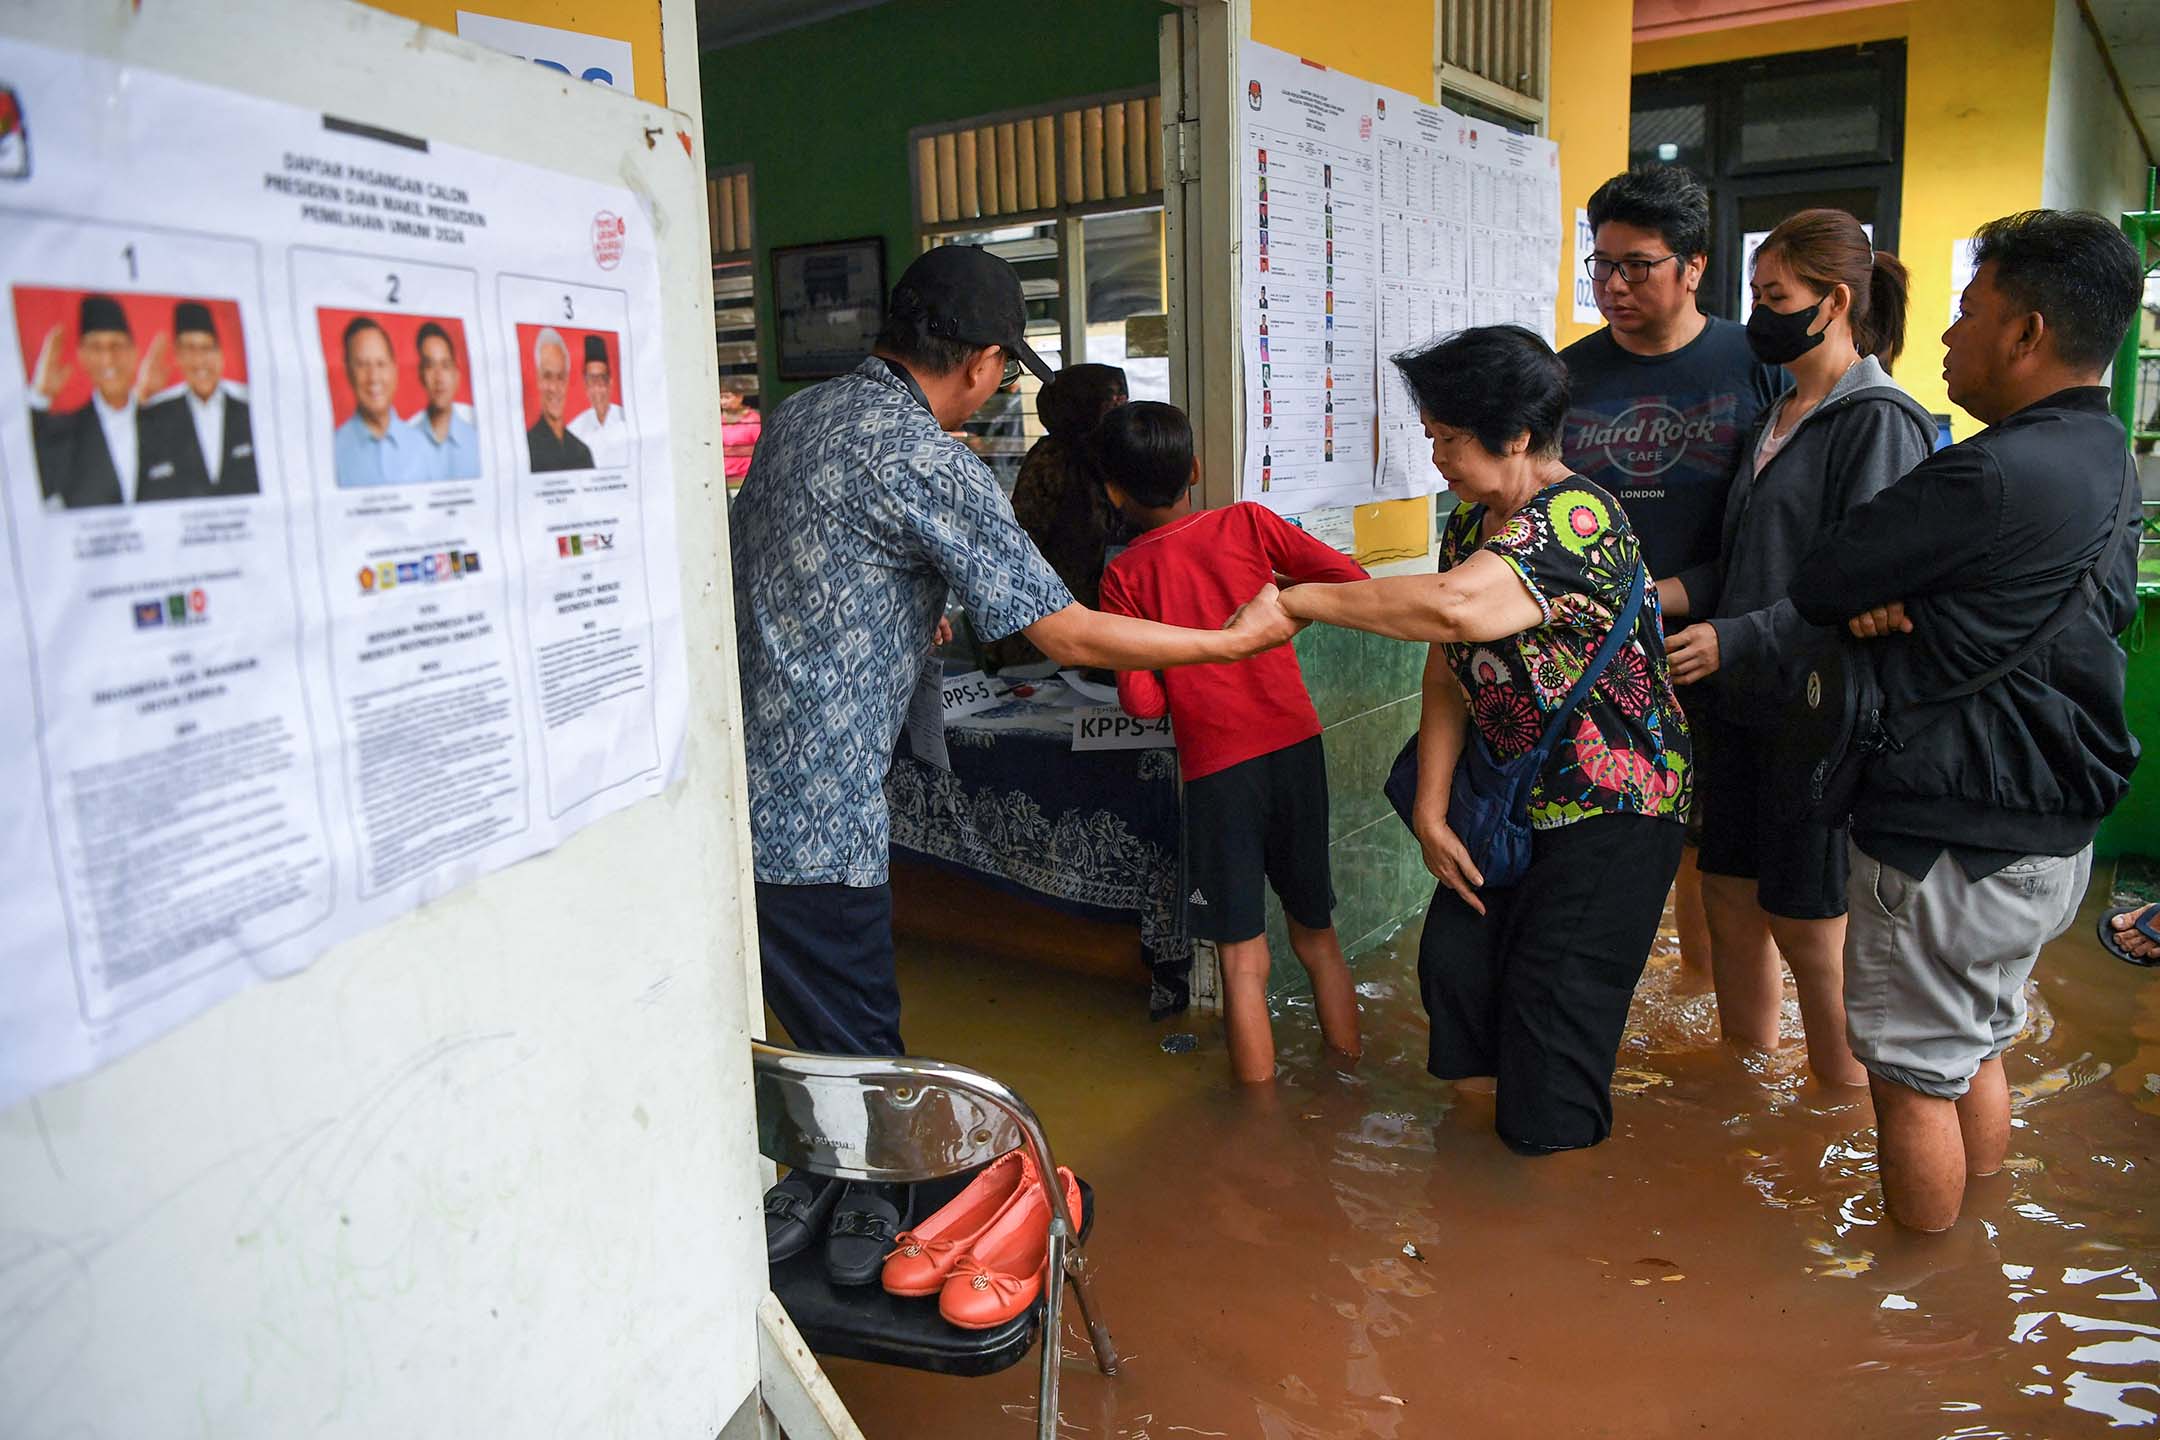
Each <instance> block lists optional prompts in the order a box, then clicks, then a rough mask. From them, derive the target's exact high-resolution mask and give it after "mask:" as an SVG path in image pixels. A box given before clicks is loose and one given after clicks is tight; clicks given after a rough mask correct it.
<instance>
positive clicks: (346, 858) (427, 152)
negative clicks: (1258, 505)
mask: <svg viewBox="0 0 2160 1440" xmlns="http://www.w3.org/2000/svg"><path fill="white" fill-rule="evenodd" d="M0 77H4V80H5V83H6V84H7V85H8V87H9V89H10V90H11V92H12V94H13V97H14V100H15V104H16V105H17V107H18V108H19V110H20V113H21V115H22V116H23V120H24V124H23V131H24V133H26V134H27V135H28V136H29V144H30V147H31V148H30V157H29V164H28V166H27V167H26V173H25V174H23V175H21V176H19V177H18V178H16V179H14V180H11V181H7V182H5V188H0V276H5V279H6V283H7V290H6V293H5V294H4V295H0V396H5V397H10V398H8V399H6V400H4V401H0V514H4V515H5V517H6V525H7V541H8V547H7V551H6V553H5V556H4V557H0V677H5V678H4V679H0V686H4V687H5V688H6V689H8V690H9V692H10V693H12V694H13V695H15V696H18V697H21V702H22V703H17V704H11V705H9V706H7V707H6V708H5V710H4V712H0V767H4V769H0V787H4V788H5V790H6V792H7V793H8V794H10V795H12V796H15V797H17V798H18V800H19V801H20V802H21V803H20V806H19V808H17V809H15V811H14V813H15V814H16V816H17V817H18V821H17V823H12V824H10V825H8V826H7V827H5V829H4V830H0V895H4V898H5V901H6V905H5V909H6V912H7V914H8V915H9V917H10V924H9V925H8V926H7V927H6V932H5V933H4V934H0V984H4V986H5V989H6V992H7V994H8V1004H7V1005H6V1007H5V1008H4V1009H0V1106H5V1105H7V1104H9V1103H11V1102H13V1101H15V1100H17V1099H20V1098H21V1097H23V1096H25V1095H28V1094H31V1093H34V1092H35V1091H37V1090H39V1089H42V1088H44V1087H46V1086H49V1085H51V1084H53V1083H55V1082H57V1081H60V1080H65V1079H68V1078H71V1077H74V1076H78V1075H81V1074H84V1073H85V1072H87V1071H88V1070H90V1069H92V1068H93V1067H95V1066H97V1065H99V1064H102V1063H104V1062H106V1061H108V1060H110V1059H111V1058H113V1057H115V1056H117V1055H120V1054H123V1053H125V1052H127V1051H128V1050H130V1049H132V1048H134V1047H136V1046H138V1045H141V1044H142V1043H144V1042H145V1041H147V1040H149V1039H151V1038H153V1037H155V1036H157V1035H159V1034H161V1033H163V1032H165V1031H167V1030H169V1029H171V1028H172V1027H173V1026H175V1025H177V1024H179V1023H181V1022H182V1021H184V1020H186V1019H188V1018H189V1017H190V1016H193V1015H195V1014H198V1013H199V1012H201V1011H202V1010H204V1009H205V1008H207V1007H209V1006H210V1005H212V1004H214V1003H216V1002H217V1001H219V1000H221V999H223V998H225V997H227V996H229V995H232V994H233V993H235V992H237V991H239V990H241V989H243V988H245V987H247V986H248V985H250V984H253V983H254V982H256V981H257V980H260V979H264V978H268V977H274V976H280V975H288V974H291V973H293V972H295V971H297V970H299V969H301V968H303V967H305V966H306V965H307V964H309V963H310V962H311V961H312V960H313V959H314V958H315V957H316V956H317V955H319V954H320V953H321V952H322V951H323V950H324V949H326V948H327V947H329V946H330V945H332V944H335V943H336V942H338V941H340V940H344V939H348V938H350V937H353V936H356V935H359V934H361V933H363V932H364V931H367V930H369V929H371V928H373V927H375V926H378V925H381V924H382V923H383V922H385V921H386V920H388V919H390V918H391V917H393V916H396V915H397V914H399V913H401V912H403V911H406V910H409V909H411V908H413V907H414V906H416V905H419V904H421V903H423V902H424V901H427V900H429V899H432V898H434V897H436V896H439V895H442V894H444V893H445V892H447V891H449V890H451V889H453V888H455V887H457V886H460V885H463V884H466V883H468V882H469V881H471V880H473V879H474V878H475V877H477V876H480V875H483V874H486V873H487V872H489V871H492V870H498V869H501V868H502V867H504V866H506V865H510V864H512V863H514V862H516V861H518V860H522V859H524V858H526V857H528V856H531V855H535V854H538V853H540V852H542V851H544V850H548V849H550V848H552V847H553V846H555V845H557V844H560V843H561V842H562V841H563V840H564V839H565V838H566V837H568V836H569V835H571V834H573V833H574V832H575V831H577V830H578V829H579V828H580V827H582V826H584V825H587V824H589V823H591V822H592V821H594V820H596V819H598V818H600V817H601V816H604V815H607V814H609V813H611V812H612V811H615V810H619V809H621V808H623V807H624V806H626V805H629V804H632V803H633V802H635V801H637V800H639V799H642V798H644V797H647V796H651V795H655V794H658V793H659V792H660V790H661V788H662V787H663V786H664V785H665V784H666V783H667V781H668V779H669V778H670V776H671V775H674V774H678V773H679V772H680V770H681V766H682V755H683V744H684V734H685V729H686V724H687V714H688V703H689V699H688V687H687V683H686V678H685V661H684V649H683V637H682V599H681V594H680V588H679V580H678V571H677V568H676V566H675V564H674V555H675V548H676V540H675V518H674V514H675V502H674V492H673V487H672V485H671V483H670V481H669V475H670V468H669V462H668V445H669V430H670V427H669V418H668V404H667V394H666V386H665V371H666V366H665V363H664V361H663V358H662V354H661V346H660V332H661V320H660V314H661V311H660V287H659V272H658V268H657V263H656V251H655V241H654V236H655V227H654V224H653V217H652V214H651V210H650V206H649V205H648V203H647V202H646V201H645V200H644V199H642V198H641V197H640V196H639V195H638V194H636V193H634V192H633V191H631V190H627V189H624V188H621V187H619V186H613V185H606V184H600V183H595V182H593V181H591V180H587V179H582V178H578V177H574V176H569V175H564V174H559V173H551V172H550V171H547V170H544V169H541V168H538V167H535V166H531V165H526V164H520V163H515V162H511V161H507V160H503V159H500V158H496V157H491V156H485V155H481V154H479V153H476V152H473V151H468V150H462V149H459V148H457V147H456V146H452V145H446V144H442V143H438V142H430V141H427V140H426V139H424V138H421V137H416V136H409V135H405V134H403V133H401V132H395V131H390V130H385V129H382V128H379V127H376V126H373V125H369V124H361V123H356V122H348V121H344V120H341V119H339V118H337V117H335V116H325V115H324V114H322V113H321V112H319V111H316V112H311V111H307V110H303V109H301V108H299V107H296V106H292V105H286V104H279V103H275V102H272V101H269V100H265V99H260V98H256V97H252V96H246V95H242V94H239V93H236V92H234V91H230V90H225V89H220V88H217V87H213V86H209V85H204V84H199V83H195V82H192V81H187V80H181V79H176V78H173V77H171V76H168V75H164V74H161V73H158V72H155V71H148V70H141V69H123V68H122V67H120V66H118V65H116V64H113V63H111V62H108V61H105V60H101V59H96V58H92V57H90V56H87V55H82V54H73V53H67V52H62V51H57V50H49V49H44V48H40V47H38V46H34V45H29V44H24V43H20V42H15V41H9V40H4V39H0ZM94 96H103V97H110V98H109V99H107V100H105V101H101V102H99V103H96V104H88V103H85V101H84V98H83V97H94ZM182 121H184V123H179V122H182Z"/></svg>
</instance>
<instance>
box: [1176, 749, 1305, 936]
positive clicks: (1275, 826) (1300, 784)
mask: <svg viewBox="0 0 2160 1440" xmlns="http://www.w3.org/2000/svg"><path fill="white" fill-rule="evenodd" d="M1263 875H1264V876H1266V878H1267V883H1268V884H1269V885H1271V886H1273V887H1274V889H1275V894H1276V897H1277V898H1278V899H1280V900H1281V901H1282V906H1283V912H1284V913H1285V914H1287V915H1288V916H1289V917H1290V918H1291V919H1293V920H1295V921H1297V923H1298V924H1300V925H1303V926H1304V927H1305V928H1306V929H1308V930H1324V929H1326V928H1327V927H1328V925H1329V924H1330V923H1332V919H1333V915H1334V911H1335V887H1334V886H1333V885H1332V884H1330V883H1329V880H1328V798H1327V760H1326V758H1325V756H1324V754H1323V753H1322V751H1321V748H1320V737H1319V736H1318V735H1315V736H1313V737H1312V738H1311V739H1310V740H1300V741H1299V742H1298V743H1297V744H1295V745H1290V746H1286V747H1284V748H1283V749H1281V750H1270V751H1269V752H1268V753H1267V754H1265V755H1256V756H1254V757H1253V758H1252V759H1250V760H1244V761H1240V762H1239V763H1238V764H1235V765H1232V766H1231V767H1230V768H1229V769H1227V770H1218V771H1216V772H1215V773H1214V774H1212V775H1203V776H1201V777H1200V778H1199V779H1198V780H1190V781H1187V782H1186V784H1185V913H1186V915H1187V916H1188V917H1189V923H1190V924H1191V926H1192V933H1193V936H1194V938H1195V939H1200V940H1222V941H1231V940H1250V939H1252V938H1253V937H1254V936H1255V935H1258V934H1260V933H1261V932H1262V931H1263V930H1265V929H1266V928H1267V921H1266V905H1265V896H1264V895H1263V894H1262V892H1261V889H1260V881H1261V877H1262V876H1263Z"/></svg>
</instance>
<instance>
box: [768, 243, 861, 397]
mask: <svg viewBox="0 0 2160 1440" xmlns="http://www.w3.org/2000/svg"><path fill="white" fill-rule="evenodd" d="M772 267H773V319H774V322H775V324H774V329H775V330H776V331H777V332H778V342H779V343H778V347H777V357H776V358H777V359H778V361H779V366H780V378H781V379H783V380H823V379H827V378H828V377H830V376H834V375H845V374H846V373H847V372H848V371H850V370H853V369H854V368H855V367H856V366H857V365H860V364H861V363H862V362H863V357H865V356H866V355H868V354H869V353H870V346H871V345H872V344H873V343H874V342H875V341H876V340H877V333H878V328H879V327H880V326H881V325H883V324H884V323H885V241H884V238H883V237H882V236H877V235H872V236H869V237H867V238H865V239H861V240H834V241H830V242H828V243H826V244H822V245H784V246H777V247H775V248H774V250H773V252H772Z"/></svg>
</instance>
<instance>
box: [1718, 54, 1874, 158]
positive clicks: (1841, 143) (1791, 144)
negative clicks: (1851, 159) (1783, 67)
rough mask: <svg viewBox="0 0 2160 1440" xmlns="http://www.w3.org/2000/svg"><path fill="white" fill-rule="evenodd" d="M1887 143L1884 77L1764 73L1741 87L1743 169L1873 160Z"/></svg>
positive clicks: (1863, 72) (1859, 72)
mask: <svg viewBox="0 0 2160 1440" xmlns="http://www.w3.org/2000/svg"><path fill="white" fill-rule="evenodd" d="M1881 143H1882V71H1881V70H1879V69H1878V68H1877V67H1875V66H1874V65H1867V66H1864V67H1862V68H1858V69H1852V70H1842V71H1822V70H1812V71H1803V72H1801V73H1799V74H1776V73H1764V74H1759V75H1753V76H1750V77H1749V78H1748V79H1746V80H1745V81H1743V82H1742V83H1741V87H1740V154H1739V156H1738V163H1739V164H1742V165H1766V164H1797V163H1804V162H1809V161H1821V160H1832V159H1838V158H1841V157H1846V156H1858V155H1872V154H1874V153H1875V152H1876V151H1877V150H1878V149H1879V148H1880V146H1881Z"/></svg>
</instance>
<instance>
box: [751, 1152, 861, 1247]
mask: <svg viewBox="0 0 2160 1440" xmlns="http://www.w3.org/2000/svg"><path fill="white" fill-rule="evenodd" d="M845 1188H846V1187H845V1186H843V1185H842V1184H841V1183H840V1182H839V1181H838V1180H834V1179H831V1178H830V1177H828V1176H824V1175H812V1174H810V1173H809V1172H808V1171H804V1170H791V1171H789V1172H788V1177H787V1179H785V1180H782V1181H781V1182H780V1183H779V1184H777V1185H775V1186H773V1187H772V1189H770V1190H767V1191H766V1192H765V1263H766V1264H767V1265H777V1264H779V1263H780V1262H781V1261H783V1260H785V1259H787V1258H789V1257H790V1256H793V1255H800V1254H801V1253H802V1252H803V1251H804V1250H807V1249H808V1248H810V1242H811V1241H812V1240H815V1239H817V1237H818V1236H820V1235H822V1234H824V1233H825V1217H826V1216H828V1215H830V1214H831V1213H832V1208H833V1202H834V1201H835V1200H837V1199H839V1198H840V1192H841V1191H842V1190H843V1189H845Z"/></svg>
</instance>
